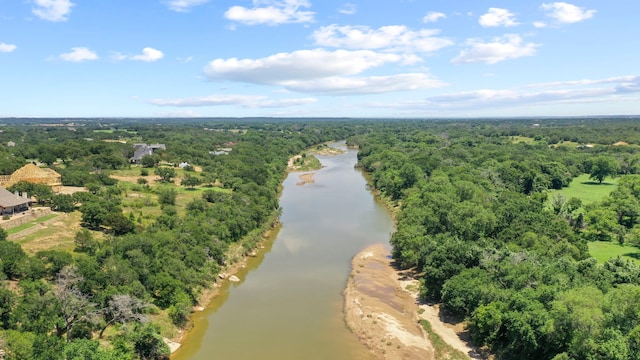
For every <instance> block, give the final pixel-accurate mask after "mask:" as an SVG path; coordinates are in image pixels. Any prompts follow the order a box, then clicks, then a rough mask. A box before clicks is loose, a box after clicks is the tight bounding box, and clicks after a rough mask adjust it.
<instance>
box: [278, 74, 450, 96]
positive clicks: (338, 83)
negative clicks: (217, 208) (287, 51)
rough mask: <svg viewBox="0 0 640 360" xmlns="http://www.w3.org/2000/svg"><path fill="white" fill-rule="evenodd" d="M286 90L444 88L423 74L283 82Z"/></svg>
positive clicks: (363, 91) (357, 91)
mask: <svg viewBox="0 0 640 360" xmlns="http://www.w3.org/2000/svg"><path fill="white" fill-rule="evenodd" d="M282 85H283V86H285V87H286V88H287V89H288V90H291V91H298V92H304V93H313V94H322V95H362V94H382V93H388V92H394V91H410V90H418V89H426V88H438V87H442V86H445V85H446V84H445V83H443V82H442V81H439V80H436V79H433V78H432V77H430V76H429V75H427V74H423V73H409V74H398V75H390V76H370V77H337V76H336V77H327V78H323V79H318V80H310V81H297V80H291V81H284V82H283V83H282Z"/></svg>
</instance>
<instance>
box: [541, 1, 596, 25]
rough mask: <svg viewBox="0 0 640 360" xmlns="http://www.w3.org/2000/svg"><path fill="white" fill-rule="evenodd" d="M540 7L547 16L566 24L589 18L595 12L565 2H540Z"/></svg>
mask: <svg viewBox="0 0 640 360" xmlns="http://www.w3.org/2000/svg"><path fill="white" fill-rule="evenodd" d="M542 9H544V10H546V11H547V16H549V17H551V18H554V19H556V20H557V21H558V22H561V23H566V24H571V23H577V22H580V21H583V20H587V19H590V18H592V17H593V15H594V14H595V13H596V11H595V10H585V9H584V8H581V7H578V6H576V5H573V4H569V3H565V2H555V3H549V4H542Z"/></svg>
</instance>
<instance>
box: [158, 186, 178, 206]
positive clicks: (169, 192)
mask: <svg viewBox="0 0 640 360" xmlns="http://www.w3.org/2000/svg"><path fill="white" fill-rule="evenodd" d="M177 196H178V192H177V191H176V189H173V188H162V189H160V190H158V202H160V204H162V205H175V204H176V197H177Z"/></svg>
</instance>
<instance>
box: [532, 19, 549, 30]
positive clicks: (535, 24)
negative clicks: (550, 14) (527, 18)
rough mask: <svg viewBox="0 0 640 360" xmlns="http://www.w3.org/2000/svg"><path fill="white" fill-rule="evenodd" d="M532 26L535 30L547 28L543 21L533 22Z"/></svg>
mask: <svg viewBox="0 0 640 360" xmlns="http://www.w3.org/2000/svg"><path fill="white" fill-rule="evenodd" d="M533 26H534V27H535V28H537V29H541V28H545V27H547V23H546V22H544V21H534V22H533Z"/></svg>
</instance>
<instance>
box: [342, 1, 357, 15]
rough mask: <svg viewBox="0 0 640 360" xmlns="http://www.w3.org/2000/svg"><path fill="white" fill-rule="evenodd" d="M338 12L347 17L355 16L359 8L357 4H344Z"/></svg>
mask: <svg viewBox="0 0 640 360" xmlns="http://www.w3.org/2000/svg"><path fill="white" fill-rule="evenodd" d="M338 12H339V13H340V14H345V15H353V14H355V13H356V12H358V7H357V6H356V4H351V3H346V4H343V5H342V6H341V7H340V8H339V9H338Z"/></svg>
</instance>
